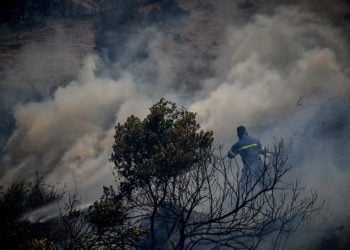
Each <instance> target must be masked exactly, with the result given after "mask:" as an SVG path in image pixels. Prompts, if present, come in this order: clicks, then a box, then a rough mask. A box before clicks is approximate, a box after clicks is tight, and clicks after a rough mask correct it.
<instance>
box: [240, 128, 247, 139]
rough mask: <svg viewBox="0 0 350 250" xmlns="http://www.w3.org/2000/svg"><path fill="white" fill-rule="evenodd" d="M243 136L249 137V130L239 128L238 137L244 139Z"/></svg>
mask: <svg viewBox="0 0 350 250" xmlns="http://www.w3.org/2000/svg"><path fill="white" fill-rule="evenodd" d="M243 135H248V132H247V129H246V128H245V127H244V126H239V127H238V128H237V136H238V138H239V139H242V137H243Z"/></svg>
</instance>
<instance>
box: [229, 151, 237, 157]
mask: <svg viewBox="0 0 350 250" xmlns="http://www.w3.org/2000/svg"><path fill="white" fill-rule="evenodd" d="M228 153H229V154H230V155H231V156H232V157H235V156H236V154H235V153H234V152H233V151H232V150H231V149H230V151H228Z"/></svg>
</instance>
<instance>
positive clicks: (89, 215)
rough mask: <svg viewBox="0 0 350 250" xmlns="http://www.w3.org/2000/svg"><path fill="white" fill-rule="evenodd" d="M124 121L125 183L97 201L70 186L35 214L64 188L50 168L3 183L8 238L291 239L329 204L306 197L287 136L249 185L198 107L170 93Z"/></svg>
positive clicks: (120, 127) (66, 243)
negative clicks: (39, 216)
mask: <svg viewBox="0 0 350 250" xmlns="http://www.w3.org/2000/svg"><path fill="white" fill-rule="evenodd" d="M115 131H116V132H115V137H114V138H115V143H114V145H113V154H112V156H111V161H113V162H114V164H115V169H114V172H113V173H114V174H115V178H116V183H115V186H114V187H113V186H110V187H104V188H103V195H102V196H101V198H100V199H98V200H96V201H95V202H94V203H93V204H92V205H91V206H90V207H89V208H87V209H80V208H79V205H80V203H79V195H78V194H76V193H73V194H71V193H70V194H68V196H67V197H66V204H65V206H64V207H63V208H60V210H59V211H60V213H59V215H57V216H56V217H55V218H54V219H50V220H48V221H46V222H44V223H40V222H30V221H28V220H27V219H26V218H27V217H26V216H25V215H26V214H28V212H31V211H33V210H35V208H38V207H42V206H43V205H45V204H48V203H50V202H52V201H55V200H58V199H59V198H60V197H61V195H62V194H59V193H58V192H56V191H55V190H54V189H53V188H52V187H51V186H47V185H45V184H43V183H42V180H41V179H40V178H37V180H36V182H35V183H34V184H28V183H25V182H20V183H16V184H13V185H12V186H11V187H9V188H7V189H4V190H2V192H1V198H0V212H1V214H2V217H1V221H0V228H1V235H2V238H3V243H6V245H7V246H10V249H191V248H193V247H195V246H196V247H198V246H199V247H200V246H202V245H203V244H205V245H210V246H211V247H229V248H235V249H251V248H256V247H257V246H259V245H260V244H261V242H263V241H264V240H265V244H266V241H267V242H270V244H271V245H270V246H271V248H273V249H281V248H283V247H284V245H285V243H286V242H287V240H288V236H289V235H290V233H291V232H293V231H295V230H298V229H299V228H300V227H301V226H302V225H303V224H304V223H306V222H307V221H308V219H309V218H310V217H311V216H312V214H313V213H314V212H315V211H317V210H318V209H319V207H318V206H317V205H316V201H317V194H316V193H311V194H310V195H309V196H304V197H302V195H301V190H302V189H301V188H300V187H299V184H298V182H297V181H296V182H294V181H290V180H289V179H288V178H287V174H288V172H289V171H290V169H291V168H290V167H288V166H287V164H286V163H287V159H286V157H285V156H284V155H285V152H284V146H283V142H282V141H281V142H277V143H276V144H275V145H273V146H272V148H271V152H272V157H265V159H264V169H263V171H262V172H261V176H259V177H258V178H256V177H253V176H252V175H251V176H247V178H250V179H249V180H247V182H246V183H251V184H252V185H250V186H249V187H248V186H246V187H245V188H244V189H242V188H241V185H240V170H239V165H236V164H231V162H230V161H228V160H227V159H225V158H224V157H223V156H222V155H221V153H220V152H221V148H220V147H215V146H214V144H213V143H214V140H213V133H212V132H211V131H203V130H201V129H200V125H199V123H198V122H197V120H196V115H195V114H194V113H192V112H189V111H187V110H186V109H184V108H178V107H177V106H176V105H175V103H172V102H169V101H167V100H164V99H161V100H160V101H159V102H158V103H156V104H155V105H153V106H152V107H151V108H150V113H149V115H148V116H147V117H146V118H145V119H143V120H141V119H139V118H137V117H135V116H130V117H129V118H128V119H127V121H126V122H125V123H124V124H117V126H116V128H115ZM261 179H264V183H266V185H264V186H261V185H259V182H260V181H261Z"/></svg>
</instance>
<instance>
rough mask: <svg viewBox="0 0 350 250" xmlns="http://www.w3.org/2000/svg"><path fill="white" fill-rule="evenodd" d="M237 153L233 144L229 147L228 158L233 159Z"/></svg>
mask: <svg viewBox="0 0 350 250" xmlns="http://www.w3.org/2000/svg"><path fill="white" fill-rule="evenodd" d="M237 154H238V152H237V150H236V149H235V145H233V146H232V147H231V149H230V150H229V151H228V154H227V156H228V158H229V159H233V158H234V157H235V156H236V155H237Z"/></svg>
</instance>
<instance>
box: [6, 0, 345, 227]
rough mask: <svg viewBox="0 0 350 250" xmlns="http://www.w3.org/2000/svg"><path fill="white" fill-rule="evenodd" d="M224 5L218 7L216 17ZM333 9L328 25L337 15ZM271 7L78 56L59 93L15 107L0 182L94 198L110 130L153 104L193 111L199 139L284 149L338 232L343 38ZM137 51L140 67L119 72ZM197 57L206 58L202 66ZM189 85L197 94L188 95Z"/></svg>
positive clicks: (319, 20)
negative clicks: (247, 139)
mask: <svg viewBox="0 0 350 250" xmlns="http://www.w3.org/2000/svg"><path fill="white" fill-rule="evenodd" d="M226 2H227V1H220V4H222V5H220V6H221V7H220V8H218V10H219V11H220V10H223V9H225V8H223V7H222V6H226V7H227V5H225V3H226ZM340 4H343V3H342V2H341V1H338V2H337V5H336V6H333V8H332V9H331V10H332V14H334V13H338V12H337V11H339V10H342V12H341V14H343V10H344V8H345V7H346V8H348V5H346V4H345V3H344V5H343V6H344V8H340V7H341V6H342V5H340ZM272 5H273V8H272V7H271V8H270V9H269V11H268V12H267V11H266V8H262V11H261V12H257V13H256V14H255V15H254V16H252V17H250V18H248V19H247V17H246V16H244V15H242V14H239V13H240V11H239V10H237V9H236V6H230V7H231V8H233V7H234V8H235V9H234V10H233V11H234V13H235V15H238V16H235V18H231V19H229V21H230V23H225V22H224V21H223V20H225V21H227V20H228V19H227V18H226V16H225V15H227V14H228V13H220V12H218V13H216V12H215V11H214V12H213V13H211V14H210V15H209V17H208V16H206V18H208V21H206V22H207V26H206V28H208V27H210V28H208V29H209V30H211V31H212V32H207V33H206V34H203V33H201V34H197V36H195V35H193V34H189V32H188V30H186V27H184V26H181V25H180V26H177V27H175V28H170V29H171V30H170V32H175V33H177V34H178V36H174V37H173V36H170V35H169V32H165V31H164V30H162V29H159V28H157V27H147V28H146V29H140V30H137V31H136V32H134V33H133V34H132V35H131V36H130V37H129V38H128V41H127V43H126V45H125V48H124V50H123V53H121V54H119V56H117V57H116V59H115V60H114V61H112V62H111V61H108V60H105V57H103V56H102V57H101V56H98V55H92V56H89V57H88V58H87V59H86V60H85V63H84V66H83V68H82V69H81V70H80V73H79V76H77V77H76V80H74V81H71V82H69V83H68V84H67V85H66V86H62V87H59V88H58V89H57V90H56V91H55V93H54V95H53V96H52V98H47V99H45V100H43V101H39V102H31V103H27V104H24V105H20V106H18V107H17V108H16V110H15V112H14V117H15V120H16V130H15V132H14V133H13V134H12V135H11V137H10V139H9V140H8V142H7V146H6V151H5V155H4V157H3V160H2V165H3V167H4V169H5V171H6V173H5V175H4V176H3V177H2V180H1V182H4V183H5V182H11V181H13V180H15V179H16V178H17V177H18V176H30V175H31V174H32V173H34V171H35V169H38V170H39V172H40V173H43V174H44V175H45V176H46V180H47V181H48V182H51V183H56V182H59V183H69V185H71V186H78V187H79V188H80V191H81V193H82V194H83V195H85V196H86V197H87V198H86V200H91V199H94V198H96V195H97V194H98V192H97V191H96V190H97V189H98V188H96V187H97V186H102V185H108V184H109V183H112V182H113V179H112V178H111V177H110V176H111V175H110V173H111V168H112V165H111V163H110V162H109V161H108V159H109V157H110V154H111V146H112V143H113V133H114V125H115V124H116V123H117V122H123V121H125V119H126V118H127V117H128V116H130V115H131V114H134V115H137V116H140V117H144V116H145V115H146V114H147V109H148V107H150V106H151V105H152V104H153V103H154V102H155V101H157V100H159V98H161V97H163V96H164V97H166V98H168V99H171V100H173V101H176V102H177V104H178V105H184V106H186V107H188V108H189V109H190V110H191V111H194V112H197V113H198V119H199V121H200V123H201V125H202V128H204V129H211V130H213V131H214V133H215V135H216V137H217V138H218V139H219V140H220V142H221V143H223V144H224V145H225V147H227V148H228V147H229V146H230V145H231V143H233V142H234V140H235V129H236V127H237V126H239V125H245V126H246V127H247V128H248V132H250V134H252V135H253V136H255V137H259V138H260V139H261V141H262V142H263V143H264V144H267V145H268V144H271V143H272V142H273V140H274V138H279V137H284V138H285V139H286V140H291V141H292V142H293V143H292V145H293V148H292V150H291V155H290V160H291V162H292V163H293V164H295V165H296V167H297V168H298V171H300V175H301V176H302V180H303V183H305V184H306V185H307V186H309V187H311V188H314V189H317V190H319V192H320V194H321V195H322V197H324V198H325V199H326V200H329V201H330V209H331V211H333V213H334V214H336V216H335V217H334V218H335V219H334V221H333V223H334V224H337V223H340V222H341V221H342V220H343V222H344V219H347V218H349V216H350V214H349V212H348V210H349V207H350V203H349V199H346V197H347V196H348V194H347V191H348V190H350V184H349V183H350V182H349V180H350V166H349V165H350V158H349V152H350V138H349V132H350V115H349V114H350V112H349V111H350V103H349V97H350V82H349V79H350V78H349V74H350V68H349V65H350V64H349V59H350V58H349V55H350V53H349V52H350V51H349V49H350V48H349V43H348V41H349V40H348V39H349V38H348V37H347V36H346V33H345V32H344V30H346V27H342V26H338V25H337V23H339V22H334V21H332V20H331V17H329V16H327V15H325V13H323V14H322V15H320V14H317V13H315V12H313V10H314V8H313V7H314V6H315V5H314V4H313V1H307V4H306V2H305V4H298V5H293V6H287V7H285V6H279V7H276V6H274V4H272ZM276 5H277V4H276ZM218 6H219V5H218ZM323 6H328V5H326V3H324V5H323ZM346 8H345V9H346ZM325 9H327V8H325ZM237 13H238V14H237ZM220 14H223V16H220ZM224 14H225V15H224ZM239 15H241V16H239ZM198 16H199V17H198ZM242 16H244V17H242ZM239 18H240V22H237V23H235V21H236V20H237V19H239ZM189 20H191V22H192V23H191V24H188V25H189V27H197V30H196V29H195V32H199V30H198V27H201V26H200V25H204V24H203V23H202V22H203V19H200V11H199V12H193V13H192V14H191V17H190V19H189ZM196 20H197V21H198V22H197V23H195V22H194V21H196ZM246 20H247V21H246ZM193 22H194V23H193ZM231 22H233V23H231ZM185 24H186V23H185ZM196 25H197V26H196ZM210 25H213V26H210ZM215 25H216V26H215ZM213 27H214V28H213ZM187 29H188V27H187ZM203 29H205V27H204V28H203ZM186 32H187V33H186ZM186 36H187V37H186ZM186 38H187V39H186ZM189 38H198V39H197V40H195V39H193V40H189ZM203 41H204V42H203ZM213 44H215V45H213ZM111 47H112V48H107V49H114V48H113V45H111ZM140 47H142V50H144V51H143V52H144V53H145V54H147V56H145V57H143V58H141V59H139V60H136V61H132V62H130V61H129V58H135V53H136V52H135V51H139V50H140ZM118 51H120V48H119V50H118ZM203 51H206V52H205V53H206V55H208V54H211V55H214V57H213V58H216V59H210V60H207V59H205V58H204V56H203ZM188 62H191V64H188ZM203 65H204V66H203ZM201 67H202V68H201ZM198 69H208V70H209V69H210V71H211V72H212V73H211V74H210V76H208V75H205V74H202V75H201V77H198V75H196V74H195V73H193V72H199V70H198ZM196 70H197V71H196ZM198 74H200V73H198ZM181 75H186V76H189V78H190V79H183V78H181ZM194 75H196V76H194ZM191 80H193V81H196V83H195V85H192V87H191V88H189V86H188V82H191Z"/></svg>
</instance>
